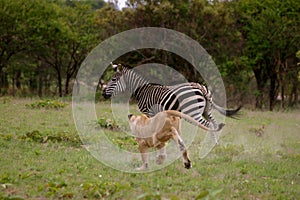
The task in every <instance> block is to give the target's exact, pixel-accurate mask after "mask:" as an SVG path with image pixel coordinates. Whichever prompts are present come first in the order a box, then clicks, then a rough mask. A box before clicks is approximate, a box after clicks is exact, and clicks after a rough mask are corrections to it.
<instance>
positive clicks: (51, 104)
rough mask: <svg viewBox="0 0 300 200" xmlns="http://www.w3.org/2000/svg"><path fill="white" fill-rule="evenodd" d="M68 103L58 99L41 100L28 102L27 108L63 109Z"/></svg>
mask: <svg viewBox="0 0 300 200" xmlns="http://www.w3.org/2000/svg"><path fill="white" fill-rule="evenodd" d="M67 105H68V104H67V103H65V102H62V101H58V100H49V99H48V100H39V101H36V102H34V103H31V104H26V105H25V106H26V107H27V108H31V109H41V108H44V109H57V110H58V109H62V108H64V107H66V106H67Z"/></svg>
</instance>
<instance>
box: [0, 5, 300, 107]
mask: <svg viewBox="0 0 300 200" xmlns="http://www.w3.org/2000/svg"><path fill="white" fill-rule="evenodd" d="M299 13H300V6H299V4H298V2H297V0H285V1H281V0H266V1H259V0H231V1H229V0H228V1H208V0H127V7H125V8H123V9H122V10H120V9H118V7H117V6H116V5H114V4H113V3H105V2H104V1H103V0H97V1H79V0H77V1H76V0H73V1H71V0H66V1H63V0H56V1H39V0H23V1H7V0H0V21H1V23H0V92H1V94H2V95H5V94H10V95H39V96H45V95H57V96H65V95H69V94H70V88H71V87H72V83H73V79H74V77H75V75H76V72H77V70H78V69H79V67H80V65H81V63H82V61H83V60H84V59H85V57H86V56H87V55H88V53H89V51H90V50H91V49H93V48H94V47H96V46H97V45H98V44H99V43H100V42H101V41H103V40H105V39H106V38H108V37H110V36H112V35H114V34H117V33H119V32H121V31H125V30H129V29H132V28H137V27H146V26H148V27H149V26H153V27H165V28H169V29H173V30H176V31H180V32H182V33H184V34H186V35H188V36H190V37H191V38H193V39H194V40H196V41H198V42H199V43H200V44H201V45H202V46H203V47H204V48H205V49H206V50H207V51H208V52H209V54H210V55H212V57H213V59H214V60H215V62H216V64H217V66H218V67H219V70H220V72H221V74H222V77H223V79H224V81H225V86H226V88H227V92H228V97H229V98H228V99H229V100H232V101H233V102H237V101H242V102H243V103H249V104H251V105H254V106H255V107H257V108H266V107H268V108H269V109H270V110H272V109H274V107H275V106H276V103H277V101H278V102H280V103H278V104H277V105H279V106H281V107H285V106H295V105H297V103H298V101H299V97H298V96H299V95H298V94H299V88H300V87H299V86H300V72H299V71H300V67H299V57H300V56H299V49H300V38H299V36H300V30H299V29H300V24H299V23H300V22H299V19H300V14H299ZM297 52H298V53H297ZM116 62H122V63H124V64H128V65H130V66H133V67H134V66H136V65H138V64H141V63H147V62H158V63H162V64H167V65H169V66H173V67H174V68H175V69H176V70H178V71H180V72H181V73H182V74H183V75H185V76H186V77H188V78H189V80H190V81H202V80H201V78H200V76H199V74H195V72H194V70H193V68H192V66H191V65H190V64H189V63H187V62H186V61H185V60H183V59H182V58H180V57H179V56H176V55H174V54H171V53H169V52H165V51H161V50H155V49H148V50H147V49H145V50H141V51H139V52H130V53H128V54H126V55H123V56H121V57H120V58H118V60H117V61H116Z"/></svg>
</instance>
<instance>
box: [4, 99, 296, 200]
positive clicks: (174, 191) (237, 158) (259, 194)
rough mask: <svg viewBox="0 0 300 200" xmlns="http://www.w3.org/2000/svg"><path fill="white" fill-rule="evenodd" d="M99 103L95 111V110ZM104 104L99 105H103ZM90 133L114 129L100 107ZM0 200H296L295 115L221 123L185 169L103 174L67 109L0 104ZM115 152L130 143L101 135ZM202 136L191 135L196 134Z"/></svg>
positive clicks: (256, 115)
mask: <svg viewBox="0 0 300 200" xmlns="http://www.w3.org/2000/svg"><path fill="white" fill-rule="evenodd" d="M99 105H100V103H98V104H97V105H96V107H97V106H99ZM103 105H104V106H103ZM101 107H102V108H103V107H104V108H105V109H104V110H100V111H98V113H99V116H98V117H99V120H98V121H97V120H95V128H97V127H100V126H102V127H104V126H108V128H110V126H112V127H114V123H113V121H109V119H110V118H112V116H111V115H110V112H109V108H110V104H109V103H101ZM0 113H1V116H0V148H1V150H0V199H59V198H62V199H67V198H71V199H83V198H86V199H93V198H97V199H174V200H175V199H298V198H299V197H300V131H299V130H300V111H299V110H293V111H287V112H258V111H249V110H243V111H242V115H241V119H240V120H233V119H226V126H225V127H224V131H223V133H222V135H221V137H220V140H219V142H220V144H219V145H218V146H216V147H215V148H214V149H213V150H212V151H211V153H210V154H209V155H208V156H207V157H205V158H204V159H200V158H199V148H200V147H199V145H200V142H201V138H198V139H195V141H194V142H193V144H192V145H191V147H190V148H189V151H190V154H191V155H190V157H191V160H192V162H193V167H192V169H190V170H186V169H185V168H184V167H183V165H182V163H181V160H180V159H179V160H177V161H175V162H174V163H172V164H171V165H169V166H168V167H165V168H163V169H162V170H159V171H155V172H151V173H138V174H136V173H125V172H120V171H118V170H115V169H111V168H109V167H107V166H105V165H104V164H102V163H101V162H99V161H98V160H96V159H95V158H94V157H93V156H91V154H90V153H89V152H88V151H87V150H86V149H85V148H84V147H83V146H82V145H81V141H80V139H79V136H78V135H77V132H76V128H75V125H74V122H73V118H72V105H71V102H67V103H66V104H64V103H61V102H60V101H49V102H47V101H39V100H37V99H31V100H30V99H13V98H7V97H4V98H1V99H0ZM108 133H111V135H112V137H114V138H115V140H114V141H115V142H116V144H117V145H119V146H130V147H129V148H136V144H135V142H134V140H133V138H131V137H128V136H124V134H122V132H120V131H119V130H118V129H114V130H109V129H108ZM203 133H204V132H203V131H201V130H199V135H201V134H203Z"/></svg>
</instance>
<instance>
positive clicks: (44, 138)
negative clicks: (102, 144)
mask: <svg viewBox="0 0 300 200" xmlns="http://www.w3.org/2000/svg"><path fill="white" fill-rule="evenodd" d="M20 139H22V140H25V141H33V142H38V143H47V142H62V143H67V144H71V145H73V146H76V147H78V146H80V145H81V140H80V138H79V137H78V135H76V134H70V133H68V132H58V133H51V134H45V133H41V132H40V131H38V130H34V131H30V132H27V133H25V134H24V135H22V136H21V137H20Z"/></svg>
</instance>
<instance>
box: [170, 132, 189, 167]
mask: <svg viewBox="0 0 300 200" xmlns="http://www.w3.org/2000/svg"><path fill="white" fill-rule="evenodd" d="M171 129H172V133H173V140H174V141H175V142H176V143H177V145H178V147H179V149H180V151H181V152H182V158H183V164H184V167H185V168H187V169H190V168H191V166H192V164H191V161H190V158H189V156H188V152H187V149H186V147H185V144H184V142H183V140H182V138H181V137H180V135H179V133H178V131H177V130H176V129H175V128H174V127H172V128H171Z"/></svg>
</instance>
